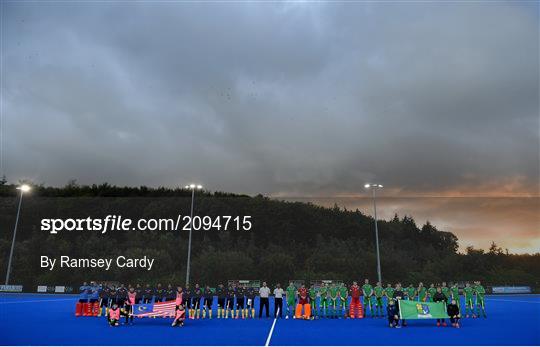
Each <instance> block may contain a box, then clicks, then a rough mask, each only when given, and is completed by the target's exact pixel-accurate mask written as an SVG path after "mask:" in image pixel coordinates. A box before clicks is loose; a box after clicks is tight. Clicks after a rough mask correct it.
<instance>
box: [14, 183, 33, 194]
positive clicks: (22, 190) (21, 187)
mask: <svg viewBox="0 0 540 347" xmlns="http://www.w3.org/2000/svg"><path fill="white" fill-rule="evenodd" d="M17 189H18V190H20V191H21V192H22V193H26V192H29V191H30V189H32V188H31V187H30V186H29V185H28V184H23V185H21V186H19V187H17Z"/></svg>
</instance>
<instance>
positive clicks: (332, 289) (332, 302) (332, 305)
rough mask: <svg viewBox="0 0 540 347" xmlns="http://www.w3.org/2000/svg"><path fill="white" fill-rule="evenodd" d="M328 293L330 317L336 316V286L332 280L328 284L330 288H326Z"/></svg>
mask: <svg viewBox="0 0 540 347" xmlns="http://www.w3.org/2000/svg"><path fill="white" fill-rule="evenodd" d="M328 293H329V294H330V302H329V309H330V318H337V299H338V288H337V287H336V284H335V283H333V282H332V284H331V285H330V289H329V290H328Z"/></svg>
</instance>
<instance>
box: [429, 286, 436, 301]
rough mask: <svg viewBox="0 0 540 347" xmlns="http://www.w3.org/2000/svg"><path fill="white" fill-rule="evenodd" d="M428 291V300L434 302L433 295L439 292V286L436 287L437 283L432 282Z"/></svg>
mask: <svg viewBox="0 0 540 347" xmlns="http://www.w3.org/2000/svg"><path fill="white" fill-rule="evenodd" d="M427 292H428V300H427V301H429V302H432V301H433V297H434V296H435V293H437V288H435V285H434V284H433V283H431V284H430V285H429V289H428V290H427Z"/></svg>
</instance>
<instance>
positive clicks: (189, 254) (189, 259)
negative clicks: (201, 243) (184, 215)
mask: <svg viewBox="0 0 540 347" xmlns="http://www.w3.org/2000/svg"><path fill="white" fill-rule="evenodd" d="M185 188H186V189H191V214H190V219H189V238H188V251H187V252H188V253H187V265H186V286H187V285H189V270H190V264H191V233H192V231H193V206H194V204H195V189H202V188H203V187H202V186H201V185H195V184H190V185H188V186H186V187H185Z"/></svg>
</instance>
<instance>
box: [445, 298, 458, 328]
mask: <svg viewBox="0 0 540 347" xmlns="http://www.w3.org/2000/svg"><path fill="white" fill-rule="evenodd" d="M446 313H448V315H449V316H450V323H452V326H453V327H454V328H459V319H460V317H461V315H460V313H459V306H458V304H457V302H456V300H455V299H452V302H451V303H449V304H448V306H447V307H446Z"/></svg>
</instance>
